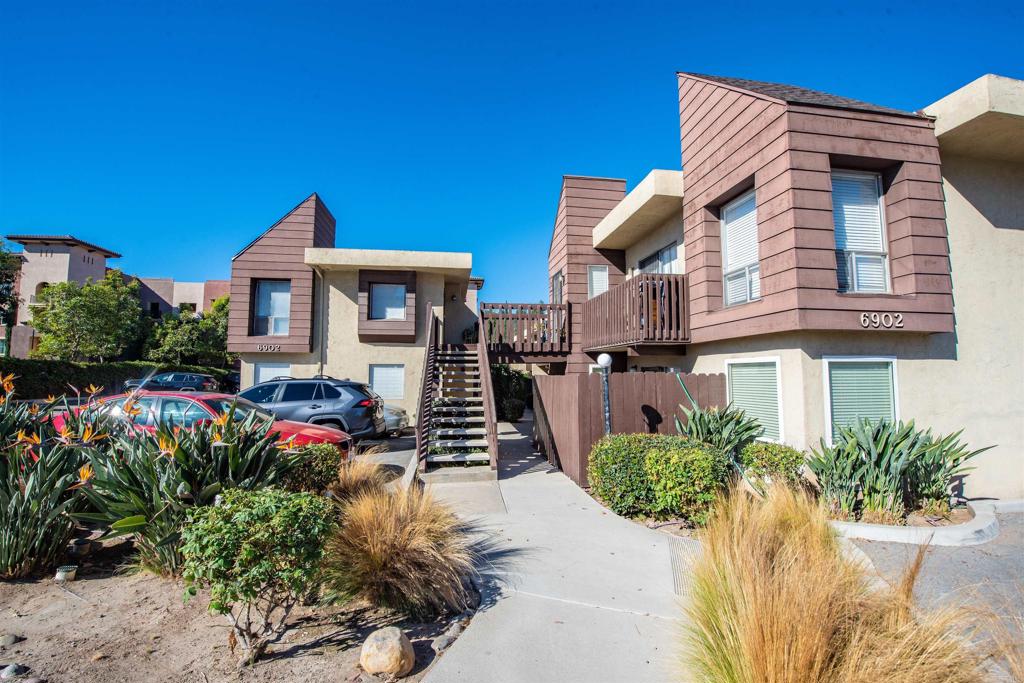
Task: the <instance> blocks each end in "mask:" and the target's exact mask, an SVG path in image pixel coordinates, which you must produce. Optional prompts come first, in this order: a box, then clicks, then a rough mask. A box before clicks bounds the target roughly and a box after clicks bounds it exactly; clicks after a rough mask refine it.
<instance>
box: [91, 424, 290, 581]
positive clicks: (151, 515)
mask: <svg viewBox="0 0 1024 683" xmlns="http://www.w3.org/2000/svg"><path fill="white" fill-rule="evenodd" d="M272 424H273V423H271V422H270V421H268V420H261V419H260V418H259V417H258V416H257V415H256V414H255V413H251V414H250V415H249V416H248V417H246V418H245V419H242V420H237V419H236V418H235V417H234V415H233V414H225V415H222V416H221V417H219V418H217V419H216V420H214V421H213V422H209V423H203V422H200V423H198V424H196V426H195V427H194V428H193V429H191V430H168V429H166V428H164V427H161V428H160V429H159V430H158V431H157V433H156V434H140V433H135V432H130V433H128V434H126V435H123V436H120V437H117V438H114V439H111V443H109V444H108V445H107V447H105V448H103V449H102V450H100V449H94V450H91V451H90V452H89V461H90V463H91V466H92V468H93V470H94V472H95V475H94V477H93V478H92V480H91V481H90V482H89V485H88V486H86V487H84V488H83V489H82V490H83V492H84V494H85V496H86V498H87V499H88V501H89V503H90V504H91V505H92V507H93V508H94V509H95V510H96V512H83V513H77V514H76V515H75V516H76V517H78V518H81V519H86V520H90V521H95V522H101V523H104V524H107V525H108V526H109V527H110V533H109V534H108V535H109V536H121V535H129V534H130V535H133V536H134V539H135V544H136V547H137V548H138V550H139V555H140V562H141V564H142V566H143V567H145V568H147V569H150V570H152V571H156V572H158V573H161V574H170V575H176V574H177V573H178V572H179V571H180V569H181V552H180V548H179V546H180V532H181V526H182V524H183V523H184V520H185V516H186V514H187V513H188V511H189V509H191V508H193V507H201V506H206V505H211V504H213V502H214V500H215V497H216V496H217V495H218V494H219V493H221V492H222V491H226V490H228V489H232V488H241V489H250V490H251V489H259V488H263V487H266V486H270V485H272V484H275V483H277V482H279V481H281V480H282V478H283V477H284V476H285V474H286V473H287V472H288V470H289V469H291V468H292V467H293V466H294V465H295V461H296V458H295V455H294V454H292V453H287V452H285V451H283V450H282V448H281V447H280V445H279V444H278V441H277V433H276V432H271V431H270V428H271V426H272Z"/></svg>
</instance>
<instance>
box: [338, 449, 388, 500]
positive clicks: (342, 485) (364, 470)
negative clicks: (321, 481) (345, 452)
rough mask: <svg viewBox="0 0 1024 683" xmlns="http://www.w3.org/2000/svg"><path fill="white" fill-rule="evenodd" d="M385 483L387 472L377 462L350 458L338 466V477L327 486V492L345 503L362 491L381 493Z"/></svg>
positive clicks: (383, 490)
mask: <svg viewBox="0 0 1024 683" xmlns="http://www.w3.org/2000/svg"><path fill="white" fill-rule="evenodd" d="M387 483H388V477H387V472H386V471H385V470H384V468H383V467H381V466H380V465H378V464H377V463H375V462H370V461H368V460H351V459H350V460H346V461H345V462H343V463H341V465H340V466H339V467H338V477H337V479H335V480H334V481H333V482H332V483H331V484H330V485H329V486H328V487H327V493H328V495H330V497H331V498H333V499H334V500H335V501H337V502H338V503H339V504H341V505H345V504H347V503H348V502H350V501H351V500H353V499H354V498H356V497H357V496H359V495H361V494H363V493H380V494H383V493H384V492H385V491H386V486H387Z"/></svg>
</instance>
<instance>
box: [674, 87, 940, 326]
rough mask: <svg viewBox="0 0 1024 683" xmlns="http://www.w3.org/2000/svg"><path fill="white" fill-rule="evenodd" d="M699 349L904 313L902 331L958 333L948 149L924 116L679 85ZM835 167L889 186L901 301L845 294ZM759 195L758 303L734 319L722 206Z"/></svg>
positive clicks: (895, 290) (892, 252) (893, 267)
mask: <svg viewBox="0 0 1024 683" xmlns="http://www.w3.org/2000/svg"><path fill="white" fill-rule="evenodd" d="M679 106H680V141H681V151H682V159H683V176H684V184H685V187H686V196H685V198H684V205H683V225H684V240H683V241H684V249H685V258H686V273H687V274H688V276H689V288H690V316H691V318H690V326H691V341H692V342H694V343H699V342H706V341H713V340H716V339H725V338H731V337H738V336H748V335H751V334H761V333H770V332H780V331H785V330H791V329H845V330H859V329H863V328H862V326H861V320H860V314H861V313H862V312H874V311H877V312H884V311H889V312H899V313H902V314H903V328H902V329H903V330H905V331H916V332H949V331H952V329H953V315H952V296H951V292H952V288H951V284H950V276H949V259H948V247H947V244H946V223H945V213H944V204H943V195H942V184H941V180H942V179H941V173H940V167H939V152H938V142H937V140H936V138H935V134H934V127H933V125H932V122H931V121H930V120H928V119H925V118H912V117H902V116H892V115H886V114H872V113H862V112H851V111H845V110H839V109H829V108H820V107H810V106H799V105H792V104H786V103H784V102H781V101H778V100H774V99H771V98H768V97H763V96H760V95H755V94H753V93H748V92H746V91H743V90H739V89H736V88H732V87H727V86H723V85H721V84H718V83H712V82H708V81H704V80H702V79H699V78H695V77H692V76H688V75H686V74H680V76H679ZM833 168H853V169H862V170H877V171H879V172H880V173H881V174H882V176H883V185H884V193H885V197H884V204H885V219H886V230H887V237H888V241H889V266H890V275H891V288H892V291H891V294H887V295H861V294H840V293H839V292H838V291H837V289H838V281H837V278H836V262H835V231H834V226H833V218H832V185H831V171H832V169H833ZM751 187H753V188H754V189H755V191H756V202H757V221H758V238H759V250H760V277H761V296H762V298H761V299H760V300H758V301H755V302H751V303H748V304H742V305H739V306H735V307H729V308H723V304H722V256H721V228H720V222H719V216H718V210H719V207H720V206H721V205H722V204H724V203H726V202H727V201H728V200H730V199H732V198H734V197H735V196H737V195H738V194H740V193H741V192H743V191H745V190H747V189H750V188H751Z"/></svg>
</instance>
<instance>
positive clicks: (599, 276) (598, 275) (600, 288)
mask: <svg viewBox="0 0 1024 683" xmlns="http://www.w3.org/2000/svg"><path fill="white" fill-rule="evenodd" d="M607 291H608V266H587V298H588V299H593V298H594V297H595V296H597V295H598V294H604V293H605V292H607Z"/></svg>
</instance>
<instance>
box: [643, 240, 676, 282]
mask: <svg viewBox="0 0 1024 683" xmlns="http://www.w3.org/2000/svg"><path fill="white" fill-rule="evenodd" d="M677 251H678V250H677V249H676V243H675V242H673V243H672V244H670V245H668V246H667V247H664V248H662V249H659V250H658V251H656V252H654V253H653V254H651V255H650V256H647V257H646V258H642V259H640V263H639V264H637V270H639V271H640V272H641V273H666V274H669V275H671V274H672V273H674V272H676V254H677Z"/></svg>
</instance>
